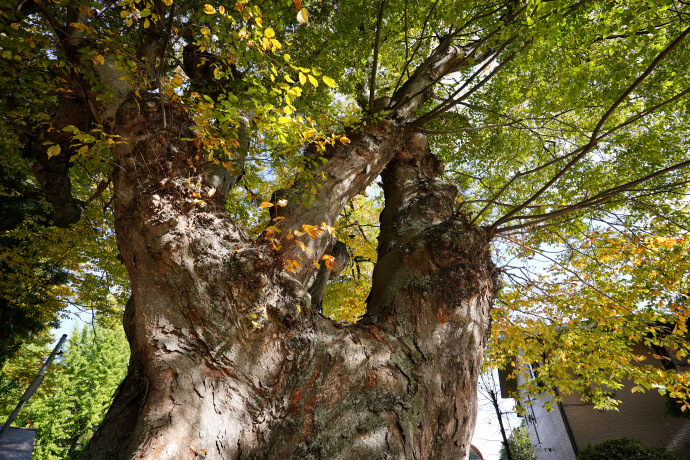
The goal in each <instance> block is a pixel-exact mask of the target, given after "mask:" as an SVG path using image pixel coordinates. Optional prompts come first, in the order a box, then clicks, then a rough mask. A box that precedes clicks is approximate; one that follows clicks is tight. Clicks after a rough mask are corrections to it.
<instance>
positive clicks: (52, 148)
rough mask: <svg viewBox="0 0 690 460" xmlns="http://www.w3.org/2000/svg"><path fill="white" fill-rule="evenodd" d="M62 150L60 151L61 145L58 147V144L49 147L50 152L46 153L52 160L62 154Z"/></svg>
mask: <svg viewBox="0 0 690 460" xmlns="http://www.w3.org/2000/svg"><path fill="white" fill-rule="evenodd" d="M60 150H61V149H60V146H59V145H57V144H55V145H51V146H50V147H48V151H47V152H46V153H47V154H48V158H52V157H54V156H55V155H58V154H60Z"/></svg>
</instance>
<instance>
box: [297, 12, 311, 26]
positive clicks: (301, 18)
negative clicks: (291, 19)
mask: <svg viewBox="0 0 690 460" xmlns="http://www.w3.org/2000/svg"><path fill="white" fill-rule="evenodd" d="M297 22H299V23H300V24H302V25H304V24H306V23H308V22H309V14H307V9H306V8H302V9H301V10H299V12H298V13H297Z"/></svg>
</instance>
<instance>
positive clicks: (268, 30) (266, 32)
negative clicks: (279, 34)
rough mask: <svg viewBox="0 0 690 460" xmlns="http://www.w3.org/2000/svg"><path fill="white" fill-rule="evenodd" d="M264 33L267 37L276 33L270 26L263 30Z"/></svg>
mask: <svg viewBox="0 0 690 460" xmlns="http://www.w3.org/2000/svg"><path fill="white" fill-rule="evenodd" d="M264 35H265V36H266V37H267V38H273V37H275V36H276V33H275V32H274V31H273V29H271V28H270V27H269V28H268V29H266V30H264Z"/></svg>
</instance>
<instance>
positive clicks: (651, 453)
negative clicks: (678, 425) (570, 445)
mask: <svg viewBox="0 0 690 460" xmlns="http://www.w3.org/2000/svg"><path fill="white" fill-rule="evenodd" d="M577 460H679V459H678V457H677V456H676V455H675V454H673V453H672V452H669V451H668V450H666V449H664V448H663V447H658V448H653V447H647V446H644V445H643V444H641V443H640V441H638V440H636V439H631V438H620V439H612V440H610V441H605V442H602V443H600V444H595V445H593V446H591V445H590V446H587V447H585V448H584V449H582V450H581V451H580V453H579V454H577Z"/></svg>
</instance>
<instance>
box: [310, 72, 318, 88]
mask: <svg viewBox="0 0 690 460" xmlns="http://www.w3.org/2000/svg"><path fill="white" fill-rule="evenodd" d="M308 77H309V83H311V84H312V85H314V88H316V87H317V86H319V81H318V80H317V79H316V78H314V77H313V76H312V75H308Z"/></svg>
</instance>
